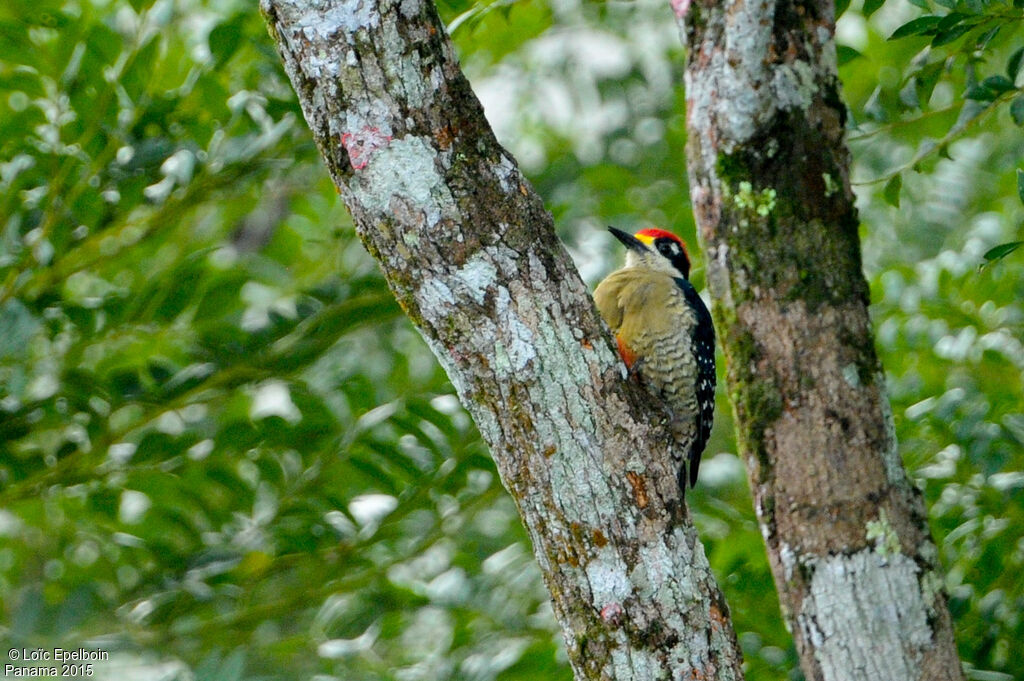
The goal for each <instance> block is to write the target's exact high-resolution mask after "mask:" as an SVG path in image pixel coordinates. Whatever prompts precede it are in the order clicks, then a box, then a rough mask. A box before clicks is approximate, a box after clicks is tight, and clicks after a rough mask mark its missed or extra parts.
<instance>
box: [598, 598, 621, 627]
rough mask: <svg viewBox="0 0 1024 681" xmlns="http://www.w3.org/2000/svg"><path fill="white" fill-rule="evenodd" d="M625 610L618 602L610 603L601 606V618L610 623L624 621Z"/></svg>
mask: <svg viewBox="0 0 1024 681" xmlns="http://www.w3.org/2000/svg"><path fill="white" fill-rule="evenodd" d="M625 614H626V613H625V611H624V610H623V609H622V606H621V605H619V604H618V603H609V604H608V605H606V606H604V607H603V608H601V619H602V620H604V621H605V622H607V623H608V624H613V625H616V624H618V623H619V622H620V621H622V616H623V615H625Z"/></svg>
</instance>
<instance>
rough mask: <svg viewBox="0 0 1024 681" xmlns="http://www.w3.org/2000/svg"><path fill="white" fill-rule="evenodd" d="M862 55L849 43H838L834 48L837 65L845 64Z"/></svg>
mask: <svg viewBox="0 0 1024 681" xmlns="http://www.w3.org/2000/svg"><path fill="white" fill-rule="evenodd" d="M863 56H864V55H862V54H861V53H860V52H858V51H857V50H855V49H853V48H852V47H850V46H849V45H840V46H839V47H837V48H836V57H837V58H838V61H839V66H845V65H846V64H849V63H850V62H851V61H853V60H854V59H860V58H861V57H863Z"/></svg>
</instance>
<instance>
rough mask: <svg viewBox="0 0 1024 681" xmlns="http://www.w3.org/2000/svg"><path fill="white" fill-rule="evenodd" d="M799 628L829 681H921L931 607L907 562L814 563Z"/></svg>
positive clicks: (859, 557) (858, 558) (834, 559)
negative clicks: (852, 680)
mask: <svg viewBox="0 0 1024 681" xmlns="http://www.w3.org/2000/svg"><path fill="white" fill-rule="evenodd" d="M813 567H814V574H813V577H812V578H811V584H810V588H809V590H808V594H807V597H806V598H805V599H804V601H803V604H802V608H801V611H800V613H799V614H798V616H797V625H798V626H799V627H800V629H801V631H802V632H803V634H804V636H805V637H806V638H807V639H808V640H809V641H811V643H812V644H813V646H814V647H815V652H814V655H815V658H816V659H817V661H818V664H819V666H820V668H821V672H822V678H823V679H824V681H840V679H848V678H849V674H848V672H849V670H850V669H857V670H858V677H857V678H859V679H865V680H867V681H889V680H890V679H917V678H921V669H920V664H921V658H922V654H923V651H924V650H925V649H927V648H928V647H930V646H931V641H932V631H931V628H930V627H929V625H928V609H927V606H926V604H925V601H924V599H923V598H922V590H921V587H920V586H919V584H918V567H917V565H916V563H915V562H914V560H913V559H912V558H910V557H909V556H906V555H902V554H897V555H894V556H891V557H889V558H888V559H883V558H882V557H881V556H879V555H878V554H876V553H875V551H873V550H870V549H867V550H863V551H860V552H858V553H855V554H853V555H849V556H844V555H836V556H829V557H827V558H820V559H815V560H814V562H813Z"/></svg>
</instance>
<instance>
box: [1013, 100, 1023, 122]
mask: <svg viewBox="0 0 1024 681" xmlns="http://www.w3.org/2000/svg"><path fill="white" fill-rule="evenodd" d="M1010 118H1012V119H1013V122H1014V123H1016V124H1017V125H1024V95H1020V96H1019V97H1017V99H1015V100H1013V104H1010Z"/></svg>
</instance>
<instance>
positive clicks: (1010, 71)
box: [1006, 47, 1024, 81]
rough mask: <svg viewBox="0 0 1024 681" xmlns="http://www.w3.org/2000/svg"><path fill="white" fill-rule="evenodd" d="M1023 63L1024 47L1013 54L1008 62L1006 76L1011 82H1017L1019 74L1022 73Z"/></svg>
mask: <svg viewBox="0 0 1024 681" xmlns="http://www.w3.org/2000/svg"><path fill="white" fill-rule="evenodd" d="M1022 61H1024V47H1022V48H1020V49H1019V50H1017V51H1016V52H1014V53H1013V54H1011V55H1010V58H1009V59H1007V60H1006V75H1007V76H1009V78H1010V80H1012V81H1016V80H1017V74H1018V73H1020V65H1021V62H1022Z"/></svg>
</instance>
